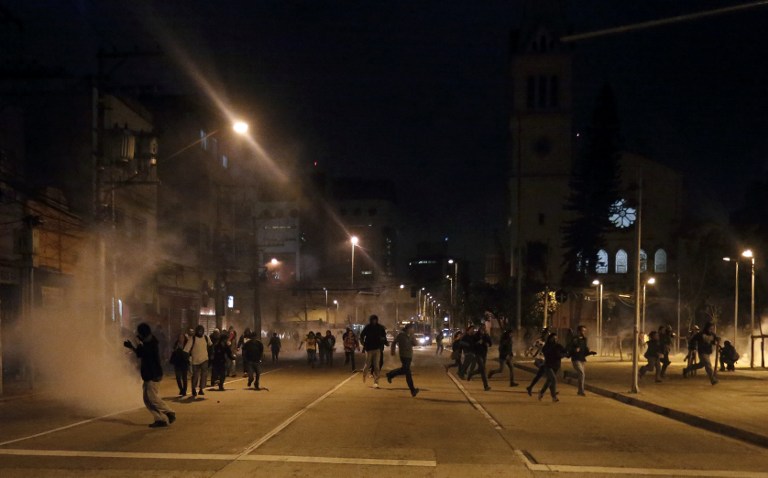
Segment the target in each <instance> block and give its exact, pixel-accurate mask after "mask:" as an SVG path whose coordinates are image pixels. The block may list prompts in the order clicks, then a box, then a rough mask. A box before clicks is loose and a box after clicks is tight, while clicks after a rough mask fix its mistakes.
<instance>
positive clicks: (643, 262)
mask: <svg viewBox="0 0 768 478" xmlns="http://www.w3.org/2000/svg"><path fill="white" fill-rule="evenodd" d="M647 270H648V254H646V253H645V251H644V250H642V249H640V272H646V271H647Z"/></svg>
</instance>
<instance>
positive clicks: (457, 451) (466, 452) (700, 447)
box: [0, 348, 768, 478]
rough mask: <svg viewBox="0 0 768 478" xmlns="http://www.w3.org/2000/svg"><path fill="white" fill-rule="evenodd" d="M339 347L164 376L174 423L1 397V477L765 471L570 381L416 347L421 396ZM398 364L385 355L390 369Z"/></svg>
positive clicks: (716, 441) (44, 399)
mask: <svg viewBox="0 0 768 478" xmlns="http://www.w3.org/2000/svg"><path fill="white" fill-rule="evenodd" d="M494 352H495V350H492V352H491V353H492V354H493V353H494ZM340 355H341V354H337V357H336V365H335V367H334V368H330V369H327V368H317V369H314V370H313V369H309V368H308V367H307V366H306V364H305V363H303V362H302V360H301V359H300V356H298V355H296V356H295V357H293V358H291V357H288V358H286V359H284V360H283V362H282V363H281V364H279V365H278V366H275V367H273V366H271V365H270V366H266V367H265V372H267V373H266V374H265V375H264V376H263V377H262V386H265V387H268V388H269V391H255V390H252V389H251V390H249V389H247V388H246V382H245V379H242V378H240V377H236V378H230V379H229V380H230V382H229V383H228V384H227V390H226V391H223V392H218V391H209V392H206V395H205V397H204V398H203V399H200V398H198V399H195V400H193V399H190V398H186V399H183V400H179V399H177V398H176V397H175V392H176V387H175V383H174V381H173V380H172V378H171V377H166V379H165V380H164V381H163V384H162V387H161V390H162V392H163V394H164V395H165V396H166V397H168V399H169V402H170V403H171V404H172V407H173V408H174V409H175V410H176V412H177V415H178V420H177V421H176V423H174V424H173V425H172V426H170V427H169V428H167V429H149V428H148V427H147V424H148V423H150V422H151V416H150V415H149V413H148V412H147V411H146V410H145V409H144V408H143V407H140V401H138V400H140V394H141V390H140V388H136V389H135V393H136V401H133V400H131V401H130V403H129V404H126V403H121V402H120V401H119V400H118V398H120V399H122V400H125V398H126V397H124V396H121V397H115V400H114V406H113V408H112V409H110V410H103V413H100V414H95V413H85V412H83V411H82V410H83V407H77V406H73V405H71V404H66V405H65V404H63V402H61V401H60V400H59V398H58V397H57V394H56V393H45V394H40V395H35V396H32V397H27V398H23V399H13V400H5V401H2V402H0V423H2V426H1V427H0V476H2V477H3V478H6V477H16V476H25V477H30V476H35V477H37V476H55V477H60V476H99V477H102V476H106V477H112V476H131V477H135V476H137V474H139V475H141V476H146V477H153V476H179V477H182V476H183V477H185V478H190V477H197V476H200V477H211V476H215V477H230V476H232V477H234V476H245V475H248V476H252V475H254V474H255V473H265V472H266V473H269V474H270V476H275V477H282V476H297V477H298V476H312V477H313V478H317V477H325V476H328V477H331V476H333V477H337V476H345V475H350V474H354V476H355V477H360V476H377V477H389V476H393V477H400V476H403V475H405V476H408V477H421V476H425V477H427V476H429V477H431V476H440V477H454V476H455V477H473V476H551V475H554V474H558V475H562V476H616V475H624V476H643V475H648V476H651V475H653V476H766V477H768V450H765V449H763V448H759V447H755V446H751V445H748V444H744V443H742V442H739V441H736V440H732V439H729V438H725V437H722V436H719V435H715V434H713V433H709V432H705V431H701V430H699V429H696V428H693V427H690V426H688V425H685V424H682V423H678V422H675V421H673V420H669V419H667V418H664V417H661V416H658V415H655V414H652V413H649V412H646V411H643V410H640V409H637V408H634V407H630V406H627V405H624V404H621V403H619V402H617V401H614V400H610V399H607V398H603V397H599V396H596V395H593V394H588V395H587V397H579V396H577V395H576V389H575V388H574V387H572V386H569V385H565V384H563V385H561V389H560V402H558V403H553V402H552V401H551V400H550V399H549V397H545V398H544V399H543V400H542V401H539V400H537V399H536V396H535V395H534V397H529V396H528V395H527V393H526V392H525V389H524V387H523V386H522V385H521V386H520V387H516V388H510V387H509V386H508V378H507V377H506V376H504V377H494V379H493V380H491V387H492V390H491V391H487V392H486V391H484V390H483V387H482V383H481V382H480V381H479V379H478V380H473V381H472V382H466V381H461V380H458V379H457V378H456V377H455V376H453V375H452V374H446V373H445V371H444V369H443V367H442V364H443V363H446V362H448V355H447V352H446V355H445V356H443V357H442V358H436V357H435V356H434V349H433V348H432V349H422V350H418V351H417V353H416V358H415V360H414V366H413V368H414V372H415V374H414V381H415V382H416V386H417V387H419V388H420V390H421V392H420V393H419V395H418V396H417V397H416V398H413V397H411V396H410V393H409V392H408V389H407V386H406V385H405V380H404V378H402V377H398V378H395V381H394V383H392V384H391V385H390V384H387V382H386V379H384V378H383V377H382V379H381V380H380V385H381V388H379V389H375V388H373V387H372V381H371V380H370V379H369V380H368V381H367V383H363V380H362V377H361V374H360V373H354V374H353V373H350V371H349V369H347V368H345V367H343V366H342V365H341V363H342V362H343V358H342V360H339V359H340ZM395 365H397V363H396V360H395V358H391V357H389V356H388V357H387V363H386V364H385V369H389V368H392V366H395ZM564 365H565V366H568V365H567V364H565V363H564ZM454 370H455V369H454ZM516 374H517V377H516V378H517V381H518V382H520V383H521V384H523V383H527V381H528V380H530V378H531V376H530V375H528V374H526V373H524V372H521V371H519V370H517V371H516ZM121 395H124V394H121ZM695 399H696V397H695V396H693V395H692V397H691V400H695ZM66 403H69V402H66Z"/></svg>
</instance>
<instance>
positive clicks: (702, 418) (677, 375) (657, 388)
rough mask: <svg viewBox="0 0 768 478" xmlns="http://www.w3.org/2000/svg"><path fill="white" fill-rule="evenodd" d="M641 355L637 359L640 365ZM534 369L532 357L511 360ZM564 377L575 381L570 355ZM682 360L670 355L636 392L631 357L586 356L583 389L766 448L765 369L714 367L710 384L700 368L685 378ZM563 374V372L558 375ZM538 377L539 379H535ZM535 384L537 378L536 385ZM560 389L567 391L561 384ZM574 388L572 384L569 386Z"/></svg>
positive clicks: (767, 383)
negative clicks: (659, 377) (659, 376)
mask: <svg viewBox="0 0 768 478" xmlns="http://www.w3.org/2000/svg"><path fill="white" fill-rule="evenodd" d="M645 363H646V361H645V360H643V361H642V362H640V365H641V366H642V365H645ZM515 365H516V366H517V367H518V368H520V369H522V370H526V371H529V372H531V373H534V372H535V369H534V367H533V364H532V362H520V363H517V364H515ZM562 370H563V371H565V372H566V375H567V378H566V380H565V381H566V382H567V383H570V384H572V385H575V384H576V383H577V382H576V379H575V376H576V375H575V373H574V372H573V368H572V367H571V364H570V361H569V360H567V359H564V360H563V369H562ZM682 370H683V362H682V360H681V358H680V357H678V358H677V360H673V362H672V364H671V365H670V366H669V368H668V369H667V376H666V378H665V379H664V381H663V382H662V383H655V382H654V377H653V374H652V373H649V374H646V375H645V376H644V377H643V378H642V379H640V382H639V387H638V388H639V392H638V393H631V392H630V389H631V386H632V362H631V361H630V360H625V361H624V362H620V361H618V360H613V359H608V358H605V357H599V358H592V357H590V358H589V360H588V361H587V377H586V389H587V391H589V392H592V393H596V394H599V395H602V396H605V397H609V398H613V399H615V400H619V401H621V402H623V403H627V404H629V405H633V406H636V407H639V408H643V409H644V410H648V411H651V412H654V413H658V414H660V415H664V416H667V417H669V418H672V419H674V420H678V421H681V422H684V423H687V424H689V425H692V426H696V427H699V428H703V429H706V430H709V431H711V432H715V433H719V434H721V435H725V436H728V437H731V438H735V439H738V440H742V441H745V442H748V443H751V444H753V445H758V446H761V447H764V448H768V429H766V427H765V425H766V423H768V369H760V368H755V369H754V370H752V369H749V368H741V369H739V368H737V369H736V371H735V372H718V375H717V377H718V379H719V380H720V383H719V384H717V385H710V383H709V380H708V379H707V375H706V373H705V372H704V370H703V369H701V370H699V371H698V373H697V375H695V376H693V377H690V378H687V379H684V378H683V373H682ZM560 377H562V374H561V375H560ZM540 383H541V382H540ZM538 386H539V384H537V387H538ZM563 393H570V392H569V391H568V389H564V390H563ZM573 393H574V394H575V393H576V392H575V390H574V391H573Z"/></svg>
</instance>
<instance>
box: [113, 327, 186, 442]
mask: <svg viewBox="0 0 768 478" xmlns="http://www.w3.org/2000/svg"><path fill="white" fill-rule="evenodd" d="M136 333H137V338H138V342H137V344H136V345H134V344H133V342H131V341H130V340H126V341H125V342H123V345H124V346H125V347H126V348H129V349H131V350H133V352H134V353H135V354H136V356H137V357H138V358H139V359H140V360H141V367H140V370H141V379H142V380H143V384H142V391H143V397H144V406H146V407H147V410H149V412H150V413H151V414H152V416H153V417H154V418H155V421H154V422H152V423H150V424H149V427H150V428H162V427H167V426H168V425H169V424H171V423H173V422H175V421H176V412H174V411H173V410H171V408H170V407H169V406H168V405H167V404H166V403H165V401H163V399H162V398H160V390H159V384H160V380H162V379H163V366H162V365H161V362H160V345H159V344H158V343H157V339H156V338H155V336H154V335H152V329H151V328H150V326H149V325H147V324H145V323H144V322H142V323H140V324H139V326H138V327H137V328H136Z"/></svg>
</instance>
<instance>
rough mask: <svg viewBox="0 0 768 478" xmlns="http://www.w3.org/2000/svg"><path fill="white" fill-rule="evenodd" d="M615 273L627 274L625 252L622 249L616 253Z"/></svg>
mask: <svg viewBox="0 0 768 478" xmlns="http://www.w3.org/2000/svg"><path fill="white" fill-rule="evenodd" d="M616 273H617V274H626V273H627V251H625V250H624V249H619V252H617V253H616Z"/></svg>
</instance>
